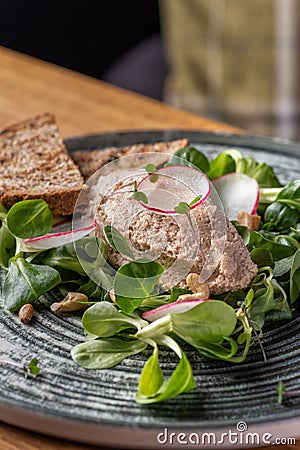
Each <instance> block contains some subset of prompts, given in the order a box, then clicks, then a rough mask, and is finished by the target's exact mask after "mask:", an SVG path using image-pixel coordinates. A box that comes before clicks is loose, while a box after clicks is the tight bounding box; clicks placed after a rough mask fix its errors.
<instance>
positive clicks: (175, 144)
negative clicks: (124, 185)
mask: <svg viewBox="0 0 300 450" xmlns="http://www.w3.org/2000/svg"><path fill="white" fill-rule="evenodd" d="M187 145H189V141H188V140H187V139H178V140H175V141H168V142H156V143H155V144H135V145H130V146H128V147H108V148H105V149H104V150H92V151H90V152H87V151H84V150H77V151H74V152H72V154H71V156H72V158H73V160H74V161H75V163H76V164H77V165H78V166H79V168H80V171H81V173H82V175H83V176H84V178H85V180H87V179H88V178H89V177H90V176H92V175H93V173H95V172H96V171H97V170H99V169H101V167H103V166H105V164H107V163H109V162H111V161H113V160H114V159H115V158H120V157H121V156H128V155H133V154H136V153H149V152H155V153H167V154H169V155H173V154H174V153H175V152H177V150H180V149H181V148H183V147H186V146H187Z"/></svg>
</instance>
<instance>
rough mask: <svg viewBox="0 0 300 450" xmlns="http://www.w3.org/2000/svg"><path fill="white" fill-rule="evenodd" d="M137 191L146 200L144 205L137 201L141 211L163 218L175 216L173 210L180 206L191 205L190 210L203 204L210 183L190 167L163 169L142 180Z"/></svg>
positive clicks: (208, 192)
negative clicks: (147, 210) (153, 213)
mask: <svg viewBox="0 0 300 450" xmlns="http://www.w3.org/2000/svg"><path fill="white" fill-rule="evenodd" d="M138 191H139V192H143V193H144V194H145V195H146V197H147V199H148V203H144V202H143V201H140V203H141V204H142V206H143V207H145V208H147V209H150V210H151V211H156V212H159V213H163V214H177V213H176V211H175V210H174V208H175V207H176V206H178V204H179V203H180V202H184V203H187V204H188V205H190V204H191V203H192V204H191V205H190V209H193V208H196V206H198V205H200V204H201V203H203V202H204V201H205V200H206V199H207V198H208V197H209V195H210V182H209V180H208V179H207V178H206V176H205V175H204V173H202V172H200V170H197V169H194V168H193V167H189V166H167V167H162V168H161V169H158V170H156V171H155V172H154V173H153V174H150V175H147V176H146V177H145V178H143V179H142V180H141V181H140V183H139V184H138ZM198 197H199V199H198V200H197V198H198ZM195 199H196V201H195Z"/></svg>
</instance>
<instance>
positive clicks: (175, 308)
mask: <svg viewBox="0 0 300 450" xmlns="http://www.w3.org/2000/svg"><path fill="white" fill-rule="evenodd" d="M205 301H207V299H203V298H202V299H199V300H197V299H196V300H180V301H178V302H173V303H168V304H167V305H162V306H159V307H158V308H155V309H151V310H150V311H146V312H144V313H143V314H142V318H143V319H146V320H149V322H154V320H157V319H160V318H161V317H164V316H166V315H168V314H171V313H172V314H176V313H183V312H186V311H189V310H190V309H192V308H195V306H197V305H200V303H203V302H205Z"/></svg>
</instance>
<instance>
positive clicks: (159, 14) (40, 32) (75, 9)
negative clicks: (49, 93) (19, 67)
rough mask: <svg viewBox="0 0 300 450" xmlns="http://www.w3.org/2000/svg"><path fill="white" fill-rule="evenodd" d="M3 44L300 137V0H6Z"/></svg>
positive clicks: (260, 129) (192, 107)
mask: <svg viewBox="0 0 300 450" xmlns="http://www.w3.org/2000/svg"><path fill="white" fill-rule="evenodd" d="M0 4H1V15H0V45H3V46H5V47H8V48H11V49H15V50H18V51H21V52H23V53H26V54H29V55H31V56H35V57H37V58H40V59H43V60H45V61H49V62H52V63H55V64H58V65H61V66H64V67H67V68H69V69H72V70H75V71H78V72H81V73H84V74H87V75H89V76H92V77H95V78H98V79H102V80H105V81H108V82H110V83H112V84H115V85H117V86H120V87H124V88H126V89H129V90H132V91H134V92H138V93H140V94H143V95H146V96H149V97H152V98H154V99H157V100H161V101H164V102H166V103H168V104H171V105H174V106H176V107H179V108H182V109H185V110H188V111H191V112H194V113H196V114H200V115H203V116H206V117H210V118H213V119H217V120H221V121H224V122H228V123H230V124H232V125H236V126H239V127H242V128H245V129H247V130H249V131H250V132H253V133H257V134H259V133H262V134H271V135H277V136H281V137H287V138H291V139H296V140H300V126H299V124H300V58H299V55H300V53H299V50H300V26H299V25H300V1H299V0H243V1H241V0H143V1H141V0H127V1H124V0H109V1H106V0H102V1H99V0H86V1H85V2H74V1H72V2H71V1H70V0H60V1H58V0H51V1H50V0H43V1H40V0H39V1H38V0H27V1H25V0H1V3H0Z"/></svg>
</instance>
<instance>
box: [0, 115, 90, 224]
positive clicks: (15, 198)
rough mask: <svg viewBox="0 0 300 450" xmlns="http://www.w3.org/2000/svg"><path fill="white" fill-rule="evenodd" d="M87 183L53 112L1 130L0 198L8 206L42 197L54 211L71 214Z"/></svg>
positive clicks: (57, 213)
mask: <svg viewBox="0 0 300 450" xmlns="http://www.w3.org/2000/svg"><path fill="white" fill-rule="evenodd" d="M83 187H84V180H83V178H82V175H81V173H80V171H79V169H78V167H77V166H76V164H75V163H74V161H73V160H72V158H71V157H70V156H69V154H68V152H67V149H66V147H65V145H64V143H63V140H62V138H61V137H60V134H59V131H58V126H57V124H56V121H55V118H54V116H53V115H52V114H49V113H45V114H41V115H37V116H35V117H32V118H30V119H27V120H24V121H22V122H19V123H16V124H14V125H11V126H9V127H8V128H6V129H4V130H3V131H1V132H0V201H1V202H2V203H3V204H4V205H5V206H6V207H8V208H9V207H11V206H12V205H13V204H14V203H16V202H19V201H21V200H27V199H38V198H41V199H43V200H45V201H46V202H47V203H48V205H49V207H50V209H51V210H52V213H53V215H55V216H56V215H69V214H72V213H73V210H74V206H75V203H76V200H77V197H78V195H79V193H80V191H81V190H82V188H83Z"/></svg>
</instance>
